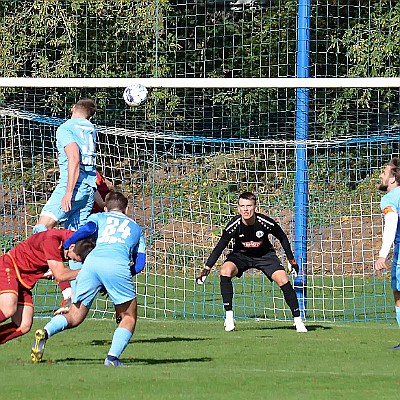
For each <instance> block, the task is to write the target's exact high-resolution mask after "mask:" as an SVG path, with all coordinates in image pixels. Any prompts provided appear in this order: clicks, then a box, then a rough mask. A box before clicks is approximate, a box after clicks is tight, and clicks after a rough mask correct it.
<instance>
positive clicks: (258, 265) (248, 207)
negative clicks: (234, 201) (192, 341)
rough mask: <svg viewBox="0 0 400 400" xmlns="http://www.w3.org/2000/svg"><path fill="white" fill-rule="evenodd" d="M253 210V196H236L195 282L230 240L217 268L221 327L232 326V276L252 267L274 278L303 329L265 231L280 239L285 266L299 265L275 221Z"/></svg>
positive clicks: (229, 328) (301, 328) (301, 329)
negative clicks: (222, 313) (235, 207)
mask: <svg viewBox="0 0 400 400" xmlns="http://www.w3.org/2000/svg"><path fill="white" fill-rule="evenodd" d="M256 210H257V205H256V196H255V195H254V194H253V193H251V192H244V193H242V194H241V195H240V196H239V200H238V211H239V215H237V216H235V217H233V218H232V219H231V221H230V222H229V223H228V225H227V226H226V227H225V229H224V230H223V233H222V236H221V238H220V240H219V241H218V243H217V245H216V246H215V248H214V250H213V251H212V252H211V254H210V256H209V258H208V260H207V262H206V265H205V268H203V270H202V272H201V274H200V275H199V276H198V277H197V278H196V282H197V284H199V285H202V284H203V283H204V281H205V280H206V278H207V276H208V275H209V273H210V270H211V268H212V267H213V266H214V264H215V263H216V262H217V260H218V258H219V257H220V255H221V254H222V252H223V250H224V249H225V248H226V247H227V246H228V244H229V243H230V242H231V241H232V240H233V251H232V252H231V253H230V254H229V255H228V256H227V258H226V260H225V261H224V263H223V265H222V267H221V271H220V287H221V295H222V300H223V304H224V308H225V323H224V326H225V331H227V332H229V331H233V330H234V329H235V320H234V316H233V310H232V302H233V285H232V277H234V276H236V277H238V278H239V277H241V276H242V275H243V273H244V272H245V271H247V270H248V269H250V268H255V269H258V270H260V271H262V272H263V273H264V274H265V275H266V276H267V278H268V279H269V280H270V281H271V282H272V281H274V282H276V283H277V284H278V285H279V287H280V289H281V290H282V292H283V296H284V298H285V301H286V303H287V305H288V306H289V308H290V310H291V312H292V315H293V318H294V324H295V326H296V330H297V332H307V328H306V327H305V325H304V323H303V321H302V319H301V316H300V310H299V303H298V300H297V297H296V292H295V291H294V289H293V287H292V285H291V283H290V281H289V277H288V275H287V273H286V270H285V268H284V267H283V265H282V263H281V262H280V260H279V258H278V256H277V255H276V252H275V249H274V247H273V246H272V244H271V242H270V241H269V239H268V235H273V236H275V237H276V238H277V239H278V240H279V241H280V243H281V245H282V247H283V249H284V251H285V254H286V257H287V259H288V261H289V265H290V267H289V269H290V270H291V271H293V272H295V273H298V272H299V267H298V265H297V263H296V260H295V259H294V256H293V253H292V250H291V247H290V243H289V240H288V238H287V236H286V234H285V232H284V231H283V230H282V228H281V227H280V225H279V224H278V223H277V222H276V221H274V220H273V219H272V218H270V217H268V216H266V215H263V214H260V213H258V212H256Z"/></svg>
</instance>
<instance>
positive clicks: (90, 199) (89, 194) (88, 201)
mask: <svg viewBox="0 0 400 400" xmlns="http://www.w3.org/2000/svg"><path fill="white" fill-rule="evenodd" d="M73 198H74V200H73V201H72V204H71V210H70V211H69V212H68V213H67V218H66V219H64V220H63V226H64V228H65V229H70V230H72V231H76V230H78V229H79V228H80V227H81V226H83V225H84V224H85V223H86V221H87V219H88V217H89V215H90V212H91V210H92V207H93V204H94V189H93V188H91V187H89V186H86V185H85V186H80V187H79V188H78V189H77V190H76V192H75V194H74V197H73ZM68 266H69V268H70V269H72V270H77V269H81V268H82V263H79V262H75V261H72V260H70V261H69V263H68ZM69 284H70V286H71V291H72V293H74V292H76V280H75V279H74V280H72V281H71V282H70V283H69ZM65 311H67V310H62V309H59V310H57V311H56V313H55V314H58V313H62V312H65Z"/></svg>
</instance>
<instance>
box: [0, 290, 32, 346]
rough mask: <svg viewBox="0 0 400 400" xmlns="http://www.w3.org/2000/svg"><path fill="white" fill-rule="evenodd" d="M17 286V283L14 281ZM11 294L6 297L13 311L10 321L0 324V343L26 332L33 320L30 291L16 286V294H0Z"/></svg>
mask: <svg viewBox="0 0 400 400" xmlns="http://www.w3.org/2000/svg"><path fill="white" fill-rule="evenodd" d="M15 286H17V287H18V284H17V283H15ZM7 294H8V295H12V296H11V299H10V297H8V296H6V297H5V298H7V297H8V299H9V300H8V303H9V304H10V302H12V303H13V306H12V309H14V308H15V311H14V312H13V313H12V315H11V322H9V323H7V324H3V325H0V344H3V343H6V342H8V341H9V340H11V339H15V338H17V337H19V336H22V335H25V334H26V333H28V332H29V331H30V329H31V327H32V321H33V302H32V292H31V291H30V290H28V289H25V288H21V287H18V296H16V295H15V294H14V293H3V294H2V295H0V297H2V296H3V295H7Z"/></svg>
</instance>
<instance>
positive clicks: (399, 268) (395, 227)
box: [375, 157, 400, 350]
mask: <svg viewBox="0 0 400 400" xmlns="http://www.w3.org/2000/svg"><path fill="white" fill-rule="evenodd" d="M379 190H382V191H384V192H387V193H386V194H385V195H384V196H383V197H382V199H381V204H380V206H381V210H382V213H383V216H384V220H385V225H384V229H383V235H382V245H381V249H380V251H379V255H378V258H377V260H376V262H375V270H377V271H381V270H383V269H386V268H387V265H386V258H387V256H388V254H389V251H390V248H391V247H392V244H393V242H394V244H395V246H394V251H393V261H392V269H391V277H392V279H391V281H392V290H393V297H394V303H395V311H396V320H397V324H398V326H399V328H400V258H399V253H400V224H399V215H400V160H399V159H398V158H397V157H394V158H392V159H391V161H390V162H389V163H388V164H387V165H386V166H385V168H384V169H383V172H382V174H381V184H380V186H379ZM391 349H392V350H400V344H398V345H397V346H394V347H392V348H391Z"/></svg>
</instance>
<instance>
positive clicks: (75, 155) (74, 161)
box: [61, 142, 80, 212]
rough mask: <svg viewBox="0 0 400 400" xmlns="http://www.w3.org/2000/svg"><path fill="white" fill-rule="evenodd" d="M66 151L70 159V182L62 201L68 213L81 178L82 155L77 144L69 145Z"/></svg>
mask: <svg viewBox="0 0 400 400" xmlns="http://www.w3.org/2000/svg"><path fill="white" fill-rule="evenodd" d="M64 150H65V154H66V155H67V158H68V182H67V188H66V191H65V195H64V197H63V198H62V200H61V207H62V209H63V210H64V211H65V212H67V211H69V210H71V207H72V206H71V199H72V195H73V192H74V189H75V185H76V182H77V181H78V178H79V169H80V153H79V147H78V144H77V143H75V142H72V143H69V144H67V145H66V146H65V147H64Z"/></svg>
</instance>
